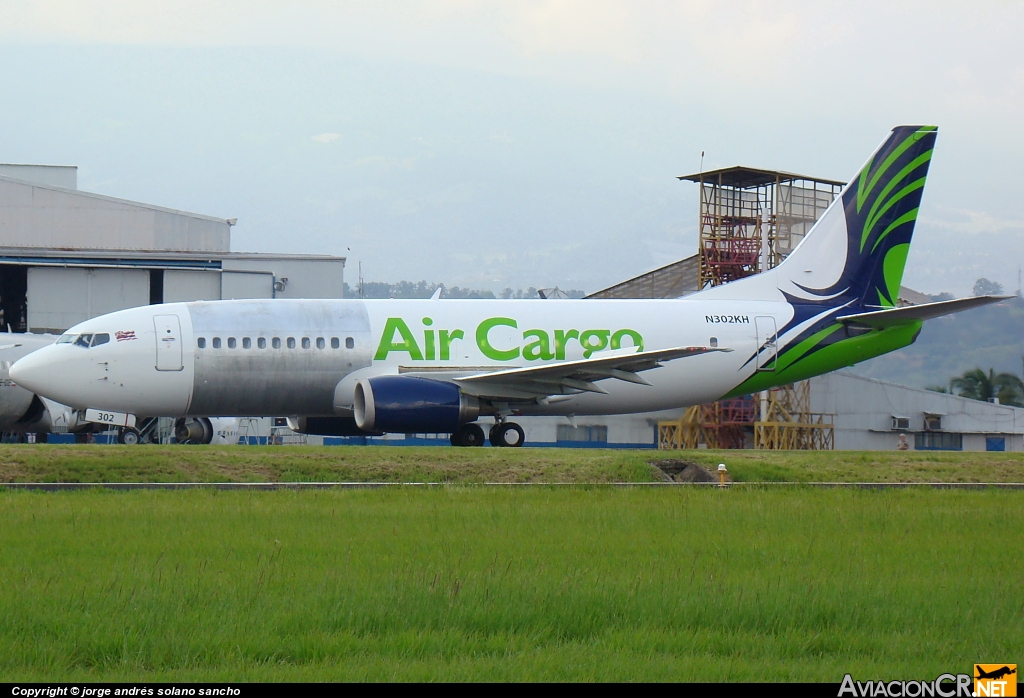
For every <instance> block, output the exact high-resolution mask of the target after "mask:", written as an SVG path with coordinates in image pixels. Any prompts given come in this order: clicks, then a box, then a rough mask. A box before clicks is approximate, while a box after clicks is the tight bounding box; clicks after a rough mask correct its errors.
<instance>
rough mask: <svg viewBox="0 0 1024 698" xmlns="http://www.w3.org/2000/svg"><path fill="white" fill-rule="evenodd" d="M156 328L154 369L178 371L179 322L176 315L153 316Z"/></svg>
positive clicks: (179, 354) (179, 367)
mask: <svg viewBox="0 0 1024 698" xmlns="http://www.w3.org/2000/svg"><path fill="white" fill-rule="evenodd" d="M153 327H154V329H156V370H157V371H180V370H182V369H183V368H184V366H183V365H182V363H181V323H179V322H178V316H177V315H157V316H156V317H154V318H153Z"/></svg>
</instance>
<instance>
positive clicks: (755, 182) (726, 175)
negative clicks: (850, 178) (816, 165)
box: [676, 165, 846, 189]
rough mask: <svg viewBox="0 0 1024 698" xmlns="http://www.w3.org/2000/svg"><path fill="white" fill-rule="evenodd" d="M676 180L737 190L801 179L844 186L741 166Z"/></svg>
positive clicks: (836, 182)
mask: <svg viewBox="0 0 1024 698" xmlns="http://www.w3.org/2000/svg"><path fill="white" fill-rule="evenodd" d="M676 179H685V180H686V181H688V182H701V181H704V182H713V183H715V184H719V185H721V186H724V187H736V188H738V189H749V188H752V187H763V186H765V185H766V184H775V183H776V182H794V181H797V180H801V179H802V180H805V181H808V182H818V183H820V184H830V185H833V186H840V187H845V186H846V182H840V181H838V180H834V179H821V178H820V177H811V176H809V175H802V174H796V173H794V172H783V171H781V170H762V169H759V168H756V167H744V166H743V165H735V166H734V167H722V168H720V169H717V170H708V171H707V172H698V173H696V174H689V175H683V176H681V177H676Z"/></svg>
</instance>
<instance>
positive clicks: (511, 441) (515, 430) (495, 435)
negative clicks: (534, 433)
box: [490, 422, 526, 448]
mask: <svg viewBox="0 0 1024 698" xmlns="http://www.w3.org/2000/svg"><path fill="white" fill-rule="evenodd" d="M490 436H491V446H509V447H512V448H519V447H520V446H522V445H523V442H524V441H526V434H525V433H524V432H523V428H522V427H521V426H519V425H518V424H516V423H515V422H502V423H501V424H495V425H494V426H493V427H491V434H490Z"/></svg>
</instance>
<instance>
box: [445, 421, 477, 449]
mask: <svg viewBox="0 0 1024 698" xmlns="http://www.w3.org/2000/svg"><path fill="white" fill-rule="evenodd" d="M451 441H452V446H483V445H484V430H483V429H481V428H480V425H479V424H472V423H470V424H463V425H462V426H461V427H459V430H458V431H456V432H454V433H453V434H452V438H451Z"/></svg>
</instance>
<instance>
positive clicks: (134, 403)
mask: <svg viewBox="0 0 1024 698" xmlns="http://www.w3.org/2000/svg"><path fill="white" fill-rule="evenodd" d="M936 134H937V129H936V128H935V127H933V126H900V127H897V128H895V129H893V131H892V133H890V134H889V136H888V137H887V138H886V139H885V141H884V142H883V143H882V145H881V146H880V147H879V149H878V150H877V151H876V152H875V153H874V155H872V156H871V158H870V159H869V160H868V162H867V164H866V165H865V166H864V168H863V169H862V170H861V171H860V172H859V173H858V174H857V176H856V177H854V178H853V180H852V181H851V182H850V184H849V185H847V186H846V188H845V189H844V190H843V193H842V195H841V196H840V197H839V198H837V199H836V200H835V201H834V202H833V204H832V205H831V206H830V207H829V208H828V210H827V211H826V212H825V214H824V215H823V216H822V218H821V219H820V220H819V221H818V223H817V224H816V225H815V226H814V228H813V229H812V230H811V231H810V232H809V233H808V235H807V236H806V238H805V239H804V240H803V242H802V243H801V244H800V245H799V246H798V247H797V249H796V250H794V251H793V253H792V254H791V255H790V256H789V257H788V258H787V259H786V260H785V261H784V262H782V264H780V265H779V266H778V267H776V268H775V269H772V270H770V271H767V272H765V273H762V274H759V275H756V276H752V277H748V278H745V279H741V280H738V281H734V282H732V283H730V284H725V285H722V286H718V287H714V288H708V289H705V290H703V291H700V292H698V293H695V294H693V295H690V296H686V297H685V298H680V299H676V300H548V301H544V302H540V301H529V300H525V301H524V300H518V301H517V300H490V301H488V300H450V299H440V298H433V299H430V300H232V301H209V302H196V303H169V304H165V305H153V306H146V307H141V308H133V309H130V310H122V311H119V312H116V313H111V314H109V315H104V316H102V317H97V318H94V319H92V320H88V321H87V322H83V323H81V324H79V325H77V326H75V327H73V328H71V329H70V330H68V332H67V333H66V334H65V335H63V336H62V337H61V338H60V339H59V340H58V341H57V343H56V344H54V345H53V346H50V347H46V348H44V349H41V350H39V351H37V352H34V353H32V354H30V355H28V356H26V357H25V358H24V359H22V360H20V361H18V362H17V363H16V364H15V365H14V366H13V367H12V369H11V376H12V378H14V380H15V381H17V382H18V383H19V384H21V385H24V386H26V387H28V388H30V389H31V390H33V391H35V392H37V393H39V394H41V395H44V396H46V397H48V398H50V399H53V400H56V401H59V402H62V403H65V404H68V405H71V406H74V407H77V408H81V409H86V408H92V409H99V410H110V411H117V412H121V413H128V414H134V415H147V416H173V417H186V416H190V415H192V416H197V415H220V416H262V415H268V416H270V415H292V417H291V418H290V424H291V426H292V427H293V428H294V429H296V430H297V431H304V432H307V433H315V434H339V435H367V434H380V433H383V432H398V433H401V432H406V433H410V432H433V433H451V434H452V443H453V444H454V445H461V446H476V445H482V444H483V442H484V432H483V429H482V428H481V427H480V425H478V424H477V423H476V421H477V420H478V418H480V417H481V416H490V417H493V418H494V426H493V427H492V428H491V429H490V434H489V436H490V441H491V444H492V445H495V446H519V445H522V443H523V430H522V428H520V427H519V426H518V425H517V424H515V423H514V422H513V421H510V418H511V417H513V416H516V415H594V414H623V413H630V412H647V411H656V410H664V409H670V408H678V407H684V406H688V405H694V404H699V403H704V402H710V401H713V400H717V399H720V398H722V397H728V396H736V395H746V394H750V393H754V392H757V391H760V390H764V389H767V388H770V387H772V386H776V385H784V384H786V383H791V382H794V381H798V380H803V379H805V378H809V377H811V376H814V375H818V374H821V373H826V372H828V371H833V370H835V369H838V368H843V367H846V366H851V365H853V364H855V363H857V362H860V361H864V360H866V359H869V358H872V357H875V356H879V355H880V354H884V353H887V352H890V351H893V350H896V349H899V348H901V347H905V346H907V345H909V344H911V343H912V342H913V341H914V340H915V338H916V337H917V335H918V333H919V332H920V329H921V322H922V321H923V320H926V319H929V318H933V317H938V316H940V315H946V314H948V313H953V312H957V311H960V310H965V309H967V308H972V307H976V306H979V305H983V304H986V303H991V302H994V301H997V300H1000V297H979V298H970V299H965V300H954V301H945V302H940V303H930V304H925V305H918V306H911V307H903V308H899V307H896V300H897V293H898V292H899V288H900V281H901V280H902V276H903V268H904V264H905V262H906V259H907V252H908V250H909V248H910V240H911V236H912V234H913V230H914V223H915V220H916V218H917V212H918V207H919V205H920V201H921V195H922V193H923V188H924V183H925V177H926V175H927V172H928V165H929V162H930V159H931V155H932V151H933V148H934V145H935V138H936Z"/></svg>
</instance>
